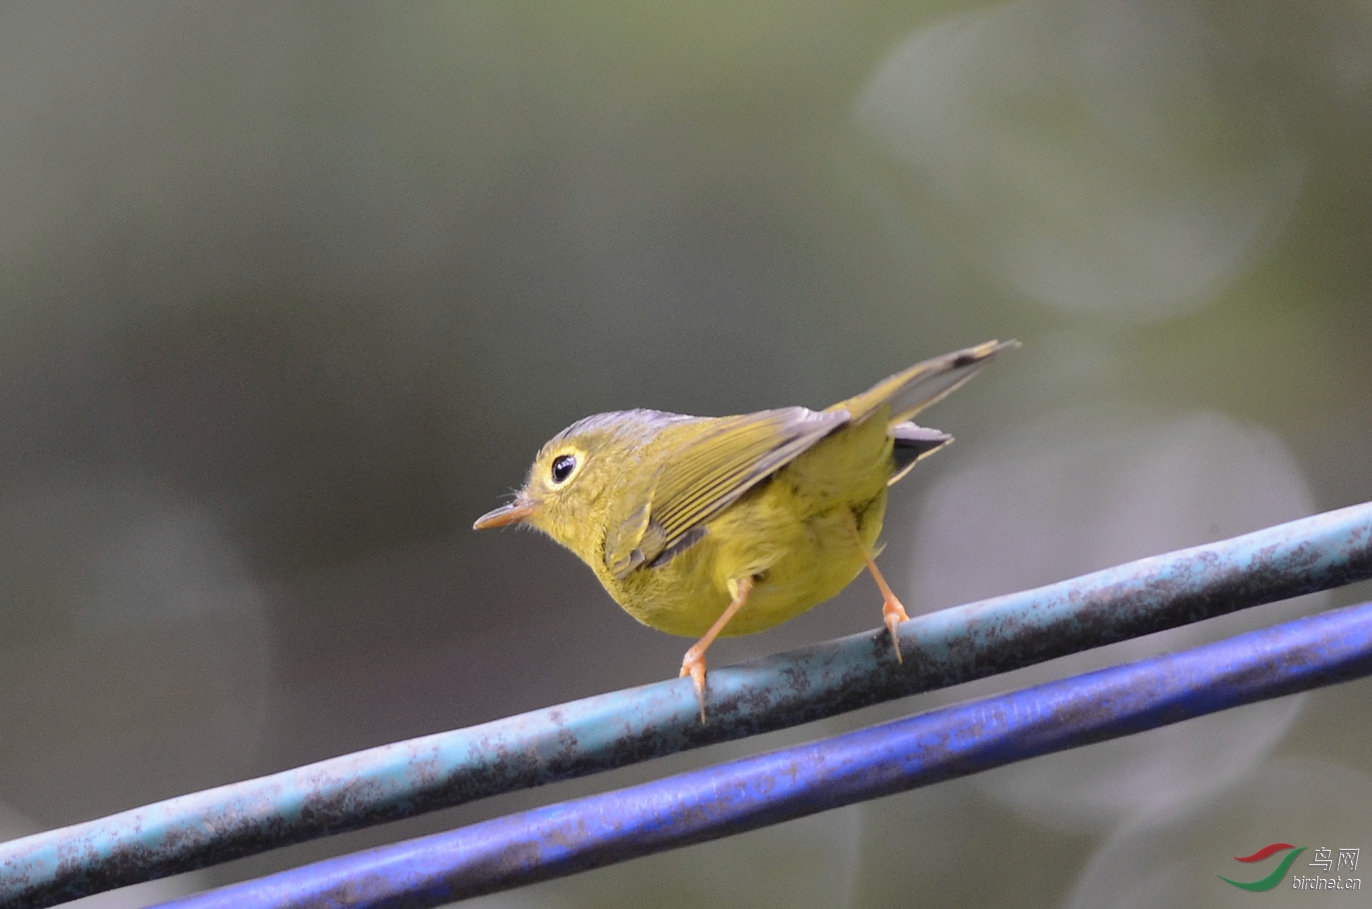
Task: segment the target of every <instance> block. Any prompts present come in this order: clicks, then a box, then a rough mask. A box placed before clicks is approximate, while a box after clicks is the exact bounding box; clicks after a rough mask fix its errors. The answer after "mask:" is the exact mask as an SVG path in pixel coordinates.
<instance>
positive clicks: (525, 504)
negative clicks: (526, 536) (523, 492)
mask: <svg viewBox="0 0 1372 909" xmlns="http://www.w3.org/2000/svg"><path fill="white" fill-rule="evenodd" d="M537 510H538V503H537V502H535V501H533V500H531V499H526V498H523V497H522V496H521V497H520V498H518V499H515V500H514V501H513V502H511V503H510V504H508V505H501V506H500V507H499V508H497V509H495V510H494V511H488V512H486V513H485V514H483V515H482V516H481V517H479V518H477V519H476V523H475V524H473V525H472V529H473V530H485V529H486V528H488V527H504V526H506V525H507V524H517V523H519V522H520V521H522V520H524V519H525V518H527V517H529V515H531V514H533V513H534V512H535V511H537Z"/></svg>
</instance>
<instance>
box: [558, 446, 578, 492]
mask: <svg viewBox="0 0 1372 909" xmlns="http://www.w3.org/2000/svg"><path fill="white" fill-rule="evenodd" d="M575 469H576V458H575V457H573V456H572V455H569V454H565V455H558V456H557V457H556V458H553V470H552V476H553V483H554V484H555V485H559V486H560V485H562V484H563V483H565V482H567V478H568V477H570V476H571V475H572V471H573V470H575Z"/></svg>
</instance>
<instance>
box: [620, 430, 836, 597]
mask: <svg viewBox="0 0 1372 909" xmlns="http://www.w3.org/2000/svg"><path fill="white" fill-rule="evenodd" d="M847 422H848V414H847V412H846V411H843V410H837V409H830V410H825V411H820V412H815V411H813V410H808V409H806V408H804V407H784V408H780V409H778V410H764V411H760V412H758V413H750V414H740V415H738V416H734V417H720V418H719V419H716V420H710V421H708V425H707V426H705V427H698V428H696V429H695V431H694V435H695V437H694V438H692V439H690V441H688V442H686V443H684V444H683V445H682V447H681V448H680V449H679V450H677V451H674V452H672V454H671V456H670V457H669V458H668V459H667V460H666V461H665V462H664V464H663V465H662V467H661V468H660V469H659V470H658V472H657V474H656V476H655V477H654V483H653V485H652V488H651V489H650V490H649V491H648V494H647V495H646V496H644V497H643V505H642V506H641V507H640V508H638V509H636V510H635V511H634V513H633V514H632V515H630V516H629V518H628V519H627V520H625V521H623V522H622V523H621V524H619V525H618V526H616V527H613V528H611V529H610V532H609V534H608V535H607V536H606V539H605V565H606V567H607V568H608V569H609V570H610V572H611V573H612V574H613V575H615V576H616V577H624V576H625V575H627V574H628V573H629V572H631V571H633V570H634V569H635V568H638V567H639V566H640V565H644V564H651V563H652V562H653V561H654V560H655V559H658V558H659V557H661V556H664V555H666V556H668V557H670V556H671V555H672V554H674V553H675V552H676V551H678V549H679V548H684V546H686V545H689V544H690V543H692V542H694V541H695V540H696V539H698V538H699V533H698V532H695V533H693V531H696V530H697V528H700V527H701V525H702V524H704V522H706V521H708V520H709V519H710V518H712V517H714V516H715V515H717V514H719V513H720V511H722V510H724V509H725V508H727V507H728V506H730V505H732V504H733V503H734V502H736V501H737V500H738V498H739V496H741V495H743V494H744V493H745V492H747V491H748V490H749V489H752V488H753V487H754V486H756V485H757V484H758V483H760V482H761V481H762V480H765V479H766V478H767V477H769V476H771V475H772V474H773V473H775V472H776V471H777V470H779V469H780V468H781V467H783V466H785V465H786V464H787V463H789V462H790V461H792V460H793V459H794V458H796V457H797V456H798V455H800V454H801V453H802V452H804V451H805V450H806V449H808V448H810V446H812V445H814V444H815V443H816V442H818V441H819V440H820V439H822V438H824V437H825V436H826V435H828V434H829V433H831V432H833V431H834V430H835V429H837V428H838V427H839V426H842V425H843V424H844V423H847Z"/></svg>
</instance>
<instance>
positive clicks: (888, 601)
mask: <svg viewBox="0 0 1372 909" xmlns="http://www.w3.org/2000/svg"><path fill="white" fill-rule="evenodd" d="M849 526H850V527H851V528H852V531H853V537H854V538H855V539H856V540H857V544H858V549H859V550H860V551H861V552H862V561H864V562H866V563H867V570H868V571H870V572H871V573H872V579H873V580H874V581H876V582H877V587H878V588H879V589H880V590H881V596H882V600H883V602H882V604H881V618H882V621H884V622H885V623H886V630H887V631H889V632H891V643H892V644H894V645H895V647H896V662H897V663H904V662H905V659H904V658H903V657H902V656H901V655H900V636H899V635H898V634H897V633H896V626H897V625H899V624H900V623H901V622H906V621H909V619H910V615H909V613H907V612H906V611H905V605H904V604H903V603H901V601H900V600H899V599H898V598H897V597H896V595H895V593H893V592H892V591H891V585H890V584H887V583H886V578H885V577H883V576H882V574H881V569H879V568H877V561H876V559H874V558H872V553H871V552H870V551H869V550H868V549H867V544H866V543H864V542H862V534H861V533H859V532H858V528H857V516H856V515H854V516H853V521H852V523H851V524H850V525H849Z"/></svg>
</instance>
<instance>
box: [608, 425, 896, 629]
mask: <svg viewBox="0 0 1372 909" xmlns="http://www.w3.org/2000/svg"><path fill="white" fill-rule="evenodd" d="M891 469H892V460H891V441H890V438H889V437H888V436H887V434H886V427H885V423H884V421H880V420H873V421H869V422H864V423H862V424H858V425H855V426H852V425H850V426H847V427H844V428H843V429H841V430H839V431H838V432H837V433H835V434H834V435H833V436H830V437H828V438H826V439H824V440H822V441H820V442H819V443H818V444H816V445H815V447H814V448H812V449H810V450H809V451H807V452H806V453H805V454H803V455H801V456H800V457H798V458H797V459H796V460H795V461H793V462H791V463H790V464H788V465H787V466H786V467H784V468H782V469H781V470H780V471H778V472H777V474H776V475H775V476H773V477H772V478H770V479H769V480H767V481H766V482H764V483H763V484H762V485H760V486H758V487H756V488H754V489H753V490H750V491H749V492H748V493H747V494H745V495H744V496H743V497H742V498H740V499H739V500H738V501H737V502H735V503H734V504H733V505H731V506H730V507H729V508H728V509H726V510H725V511H724V512H722V513H721V514H719V515H718V516H716V517H715V518H714V519H713V520H711V521H710V522H709V523H708V524H707V525H706V533H705V535H704V537H702V539H701V540H700V541H699V542H698V543H696V544H695V545H693V546H691V547H690V548H688V549H687V550H685V551H684V552H682V553H680V554H678V555H676V556H675V557H674V558H672V559H670V560H668V561H666V562H664V563H661V564H657V565H653V566H645V567H643V568H641V569H639V570H636V571H634V572H632V573H630V574H629V575H628V576H627V577H625V578H622V579H614V578H609V579H607V578H604V577H602V580H603V581H604V582H605V586H606V589H607V590H609V592H610V594H611V596H613V597H614V598H615V600H616V601H617V602H618V603H619V604H620V605H621V606H623V607H624V609H625V611H627V612H628V613H629V614H630V615H632V616H633V617H634V618H636V619H638V620H639V621H640V622H643V623H644V624H645V625H649V626H651V627H653V628H657V629H659V630H661V631H666V632H669V633H671V634H679V635H683V636H687V637H698V636H700V635H702V634H704V633H705V631H706V629H708V628H709V627H710V625H711V623H713V622H714V620H715V619H716V618H717V617H718V616H719V614H720V613H721V612H723V611H724V608H725V607H726V606H728V605H729V593H728V582H729V580H730V579H736V578H745V577H751V578H754V579H755V583H754V586H753V589H752V592H751V593H750V594H749V597H748V601H747V603H746V604H745V605H744V607H743V608H742V609H741V610H739V612H738V614H737V615H736V616H735V617H734V618H733V620H732V621H730V622H729V624H728V625H726V626H725V628H724V631H723V634H724V635H726V636H727V635H741V634H751V633H753V632H756V631H762V630H764V629H767V628H771V627H772V626H774V625H778V624H780V623H782V622H784V621H786V620H788V619H791V618H794V617H796V616H798V615H800V614H801V613H802V612H805V611H807V610H809V609H810V608H812V607H814V606H816V605H817V604H819V603H822V602H824V601H825V600H827V599H829V598H830V597H833V596H834V595H835V594H837V593H838V592H839V591H840V590H842V589H843V588H844V587H846V586H848V584H849V583H850V582H851V581H852V580H853V578H855V577H856V576H857V575H858V574H859V573H860V572H861V571H862V570H863V567H864V562H863V551H864V549H865V550H866V551H868V552H874V551H875V548H876V541H877V536H878V535H879V534H880V533H881V524H882V519H883V517H884V516H885V511H886V482H887V479H888V478H889V477H890V475H891Z"/></svg>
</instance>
